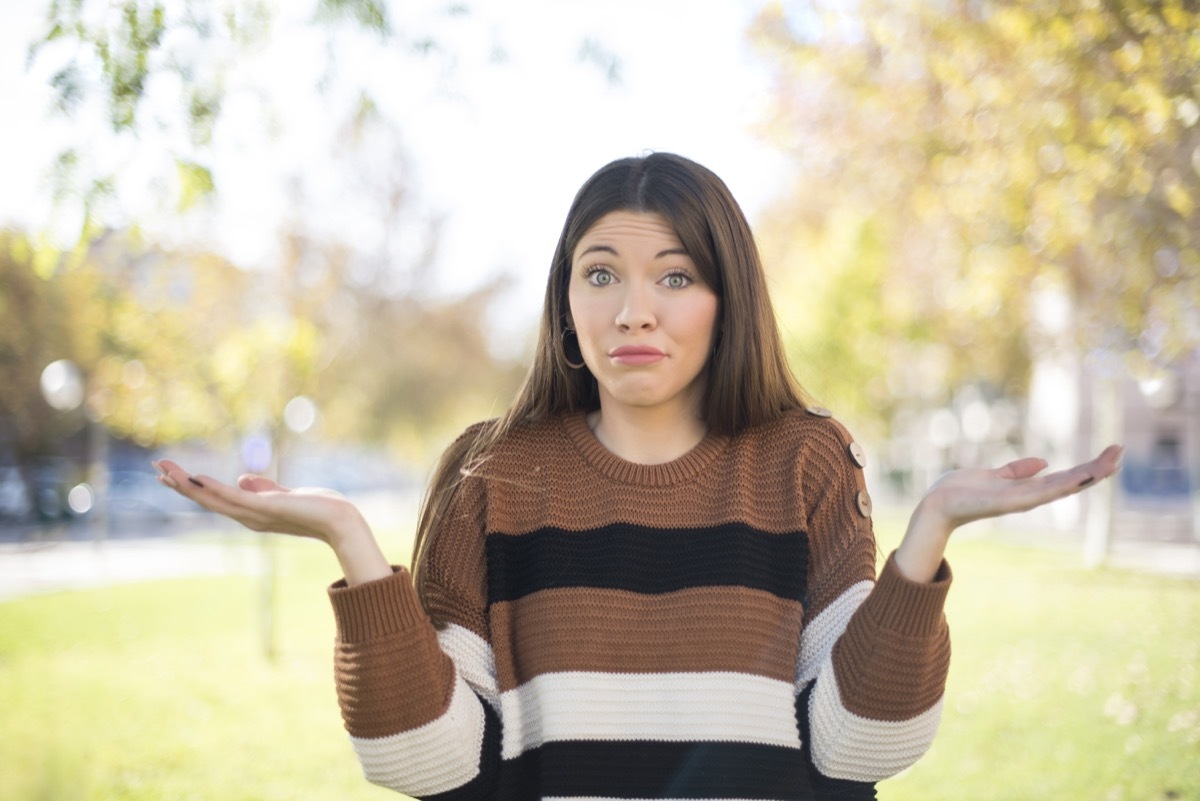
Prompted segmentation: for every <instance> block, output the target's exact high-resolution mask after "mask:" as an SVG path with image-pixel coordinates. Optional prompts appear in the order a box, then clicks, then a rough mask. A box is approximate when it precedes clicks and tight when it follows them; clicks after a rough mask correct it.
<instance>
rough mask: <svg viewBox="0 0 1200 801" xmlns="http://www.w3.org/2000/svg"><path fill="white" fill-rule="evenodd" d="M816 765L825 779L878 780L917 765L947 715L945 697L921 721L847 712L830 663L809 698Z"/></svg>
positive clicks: (831, 661) (921, 715) (826, 664)
mask: <svg viewBox="0 0 1200 801" xmlns="http://www.w3.org/2000/svg"><path fill="white" fill-rule="evenodd" d="M808 709H809V723H810V726H811V729H810V731H811V732H812V754H813V764H814V765H816V767H817V770H819V771H821V773H822V774H824V775H825V776H829V777H830V778H833V779H849V780H851V781H860V782H877V781H880V780H881V779H886V778H887V777H889V776H895V775H896V774H897V773H899V772H900V771H902V770H904V769H905V768H907V767H909V766H910V765H912V764H913V763H915V762H916V761H917V760H918V759H920V758H921V756H922V755H923V754H924V753H925V752H926V751H927V750H928V749H929V746H930V744H931V743H932V742H933V737H934V735H935V734H937V729H938V722H939V721H940V720H941V716H942V699H940V698H939V699H938V701H937V703H936V704H934V705H933V706H931V707H930V708H929V709H927V710H925V711H924V712H922V713H921V714H919V715H917V716H916V717H913V718H910V719H908V720H901V721H884V720H871V719H869V718H864V717H860V716H859V715H856V714H854V713H853V712H851V711H849V710H848V709H846V707H845V706H844V705H843V704H842V697H841V694H840V693H839V692H838V687H837V678H836V677H835V676H834V671H833V660H832V659H828V660H826V662H825V664H824V665H823V667H822V670H821V674H820V676H819V677H818V678H817V686H816V687H815V688H814V689H813V694H812V697H811V699H810V700H809V706H808Z"/></svg>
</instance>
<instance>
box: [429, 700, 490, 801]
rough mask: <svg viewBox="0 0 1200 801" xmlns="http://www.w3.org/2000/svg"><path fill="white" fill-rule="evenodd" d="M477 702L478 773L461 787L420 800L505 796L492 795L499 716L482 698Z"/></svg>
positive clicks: (456, 800)
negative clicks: (479, 712)
mask: <svg viewBox="0 0 1200 801" xmlns="http://www.w3.org/2000/svg"><path fill="white" fill-rule="evenodd" d="M477 697H478V694H477ZM479 703H481V704H483V746H482V747H481V749H480V753H479V773H478V774H477V775H476V776H475V778H474V779H471V781H469V782H467V783H466V784H464V785H463V786H461V787H456V788H454V789H453V790H447V791H446V792H444V793H434V794H433V795H423V796H421V798H422V801H482V799H486V798H504V797H505V796H496V795H493V794H494V793H495V792H496V787H497V778H498V776H499V770H500V765H501V762H500V717H499V716H498V715H497V714H496V712H495V711H494V710H493V709H492V707H491V705H490V704H488V703H487V702H486V701H484V700H483V699H482V698H481V699H480V700H479Z"/></svg>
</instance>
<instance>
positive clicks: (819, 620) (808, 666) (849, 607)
mask: <svg viewBox="0 0 1200 801" xmlns="http://www.w3.org/2000/svg"><path fill="white" fill-rule="evenodd" d="M874 586H875V582H873V581H860V582H858V583H857V584H851V585H850V586H849V587H847V588H846V590H845V591H844V592H843V593H842V594H841V595H839V596H838V597H837V598H835V599H834V601H833V603H831V604H830V605H829V606H827V607H825V608H824V609H822V610H821V614H819V615H817V616H816V617H814V618H813V619H812V620H809V621H805V623H804V631H802V632H801V634H800V663H799V664H798V665H797V666H796V686H797V687H799V688H800V689H804V685H805V684H807V683H808V682H810V681H812V680H813V679H815V678H816V677H817V671H818V670H819V669H820V667H821V665H822V663H824V662H825V660H826V659H828V658H829V655H830V654H831V653H832V652H833V646H834V644H835V643H836V642H837V641H838V637H841V636H842V632H844V631H845V630H846V625H847V624H848V623H849V622H850V618H851V617H852V616H853V615H854V611H855V610H856V609H858V607H859V606H860V605H861V604H862V602H863V601H864V600H866V597H867V596H868V595H870V594H871V589H872V588H873V587H874Z"/></svg>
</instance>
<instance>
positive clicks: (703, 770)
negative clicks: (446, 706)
mask: <svg viewBox="0 0 1200 801" xmlns="http://www.w3.org/2000/svg"><path fill="white" fill-rule="evenodd" d="M546 796H592V797H596V796H599V797H602V798H770V799H779V801H793V800H794V801H813V799H814V796H813V794H812V788H811V787H810V786H809V783H808V771H807V769H806V767H805V763H804V757H803V756H802V755H801V754H800V752H799V751H798V750H796V749H791V748H781V747H779V746H770V745H754V744H750V743H662V742H601V741H587V742H555V743H546V744H544V745H542V746H541V747H539V748H536V749H533V750H531V751H526V752H525V753H524V754H522V755H521V756H519V757H517V758H516V759H513V760H507V761H505V762H504V763H503V766H502V768H501V784H500V788H499V793H498V796H497V797H498V798H500V799H506V800H507V799H513V800H514V801H516V800H517V799H520V800H521V801H525V799H536V798H544V797H546Z"/></svg>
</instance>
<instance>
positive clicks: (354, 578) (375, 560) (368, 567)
mask: <svg viewBox="0 0 1200 801" xmlns="http://www.w3.org/2000/svg"><path fill="white" fill-rule="evenodd" d="M326 542H328V543H329V546H330V547H331V548H332V549H333V553H334V555H335V556H336V557H337V560H338V564H339V565H341V568H342V575H344V576H345V577H346V583H347V584H348V585H355V584H362V583H364V582H367V581H374V580H376V579H381V578H386V577H388V576H390V575H392V566H391V564H390V563H389V562H388V561H387V557H385V556H384V554H383V550H382V549H381V548H380V547H379V543H378V542H377V541H376V539H375V535H374V534H373V533H372V532H371V527H370V526H369V525H368V524H367V521H366V519H365V518H364V517H363V516H362V515H361V514H360V513H358V511H357V510H355V512H354V514H353V515H350V516H347V518H346V519H345V520H340V521H338V523H337V524H336V525H334V526H333V527H332V529H331V530H330V533H329V538H328V539H327V540H326Z"/></svg>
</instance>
